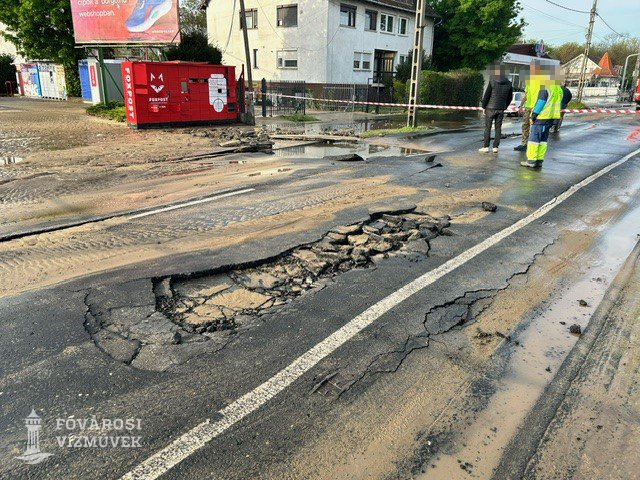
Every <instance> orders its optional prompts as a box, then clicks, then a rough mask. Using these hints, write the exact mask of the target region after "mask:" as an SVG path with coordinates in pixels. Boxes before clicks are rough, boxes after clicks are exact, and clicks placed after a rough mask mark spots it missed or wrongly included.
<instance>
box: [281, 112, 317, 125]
mask: <svg viewBox="0 0 640 480" xmlns="http://www.w3.org/2000/svg"><path fill="white" fill-rule="evenodd" d="M282 118H284V119H285V120H289V121H290V122H296V123H304V122H317V121H318V119H317V118H316V117H313V116H311V115H303V114H302V113H296V114H294V115H285V116H283V117H282Z"/></svg>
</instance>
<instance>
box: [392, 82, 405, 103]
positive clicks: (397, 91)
mask: <svg viewBox="0 0 640 480" xmlns="http://www.w3.org/2000/svg"><path fill="white" fill-rule="evenodd" d="M407 101H408V99H407V83H406V82H401V81H400V80H394V81H393V103H406V102H407Z"/></svg>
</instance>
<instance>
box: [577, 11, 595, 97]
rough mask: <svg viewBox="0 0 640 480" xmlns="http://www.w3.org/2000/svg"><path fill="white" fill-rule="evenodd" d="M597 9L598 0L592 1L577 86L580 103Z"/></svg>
mask: <svg viewBox="0 0 640 480" xmlns="http://www.w3.org/2000/svg"><path fill="white" fill-rule="evenodd" d="M597 7H598V0H593V7H591V16H590V18H589V29H588V30H587V44H586V46H585V48H584V58H583V59H582V69H581V70H580V83H579V84H578V95H577V100H578V101H579V102H581V101H582V93H583V91H584V84H585V81H586V78H585V77H586V76H587V60H588V59H589V51H590V50H591V38H592V36H593V24H594V23H595V21H596V14H597V13H598V11H597Z"/></svg>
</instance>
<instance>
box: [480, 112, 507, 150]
mask: <svg viewBox="0 0 640 480" xmlns="http://www.w3.org/2000/svg"><path fill="white" fill-rule="evenodd" d="M503 118H504V110H491V109H488V108H487V109H486V110H485V111H484V146H485V148H488V147H489V141H490V140H491V125H493V122H494V121H495V123H496V136H495V138H494V139H493V148H498V147H499V146H500V137H501V136H502V119H503Z"/></svg>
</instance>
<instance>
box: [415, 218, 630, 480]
mask: <svg viewBox="0 0 640 480" xmlns="http://www.w3.org/2000/svg"><path fill="white" fill-rule="evenodd" d="M618 214H619V210H617V209H613V210H609V211H600V212H598V213H596V214H595V215H593V216H591V219H593V220H596V219H597V220H598V221H597V222H594V223H592V222H590V221H589V220H590V219H589V218H586V219H585V224H584V225H583V226H578V228H577V229H578V230H579V231H582V230H592V231H593V230H595V231H596V232H597V233H596V236H595V238H594V242H593V244H592V247H591V248H590V249H589V251H588V252H586V253H585V255H584V257H583V258H582V259H581V261H580V263H581V264H583V265H584V267H580V268H581V270H580V271H581V275H580V276H579V277H578V278H577V279H575V280H574V281H572V282H571V284H570V285H565V286H564V287H563V289H562V291H561V292H560V294H559V295H558V296H557V297H556V298H553V299H552V300H550V301H549V303H547V304H545V306H544V308H543V309H541V310H540V311H538V313H536V314H535V316H534V317H533V318H531V319H530V320H529V322H528V323H526V324H525V325H523V326H521V327H520V328H519V329H518V331H517V332H515V333H513V334H512V336H513V340H514V341H516V340H517V342H518V343H519V344H520V347H514V351H513V353H512V355H511V357H510V359H509V368H508V371H507V373H506V375H505V376H504V377H503V378H501V379H500V382H499V388H498V390H497V392H496V393H495V394H494V395H492V397H491V399H490V401H489V405H488V406H487V407H486V408H485V409H483V410H482V411H481V412H479V413H478V414H477V416H476V417H475V419H474V422H473V424H472V425H470V426H469V428H468V429H467V430H466V432H465V434H464V438H463V440H462V447H461V448H460V449H459V450H457V451H455V452H453V453H451V454H444V453H443V454H441V455H440V456H439V457H438V459H437V460H436V461H434V462H432V467H431V468H429V469H428V470H427V471H426V474H425V475H423V476H420V477H418V478H429V479H430V480H433V479H449V478H451V474H452V472H461V470H464V471H465V472H466V473H467V475H470V476H471V477H475V478H490V477H491V476H492V474H493V471H494V468H495V467H496V466H497V465H498V462H499V461H500V458H501V455H502V452H503V450H504V448H505V447H506V446H507V444H508V442H509V441H510V439H511V438H512V436H513V435H514V434H515V432H516V430H517V428H518V425H520V423H521V422H522V421H523V420H524V418H525V416H526V415H527V413H528V412H529V411H530V410H531V409H532V408H533V406H534V405H535V402H536V401H537V399H538V397H539V396H540V395H541V394H542V392H543V390H544V388H545V387H546V386H547V385H548V383H549V382H550V381H551V380H552V379H553V377H554V375H555V374H556V372H557V371H558V369H559V368H560V366H561V365H562V362H563V361H564V360H565V358H566V356H567V355H568V354H569V352H570V351H571V349H572V348H573V347H574V346H575V343H576V342H577V340H578V336H577V335H574V334H571V333H570V332H569V327H570V326H571V325H574V324H577V325H579V326H580V327H581V329H582V331H584V329H585V328H586V327H587V325H588V323H589V320H590V318H591V316H592V315H593V313H594V312H595V310H596V308H597V306H598V305H599V304H600V302H601V301H602V299H603V298H604V295H605V293H606V291H607V289H608V287H609V286H610V284H611V282H612V281H613V279H614V277H615V276H616V274H617V272H618V271H619V269H620V268H621V267H622V265H623V263H624V262H625V260H626V259H627V257H628V255H629V254H630V253H631V252H632V250H633V248H634V247H635V244H636V242H637V240H638V237H637V232H638V229H637V225H638V224H639V219H640V207H638V208H635V209H632V210H631V211H629V212H627V213H626V214H624V215H623V216H621V217H617V215H618ZM596 223H597V225H596ZM560 241H562V240H560ZM580 301H584V302H586V304H581V303H580Z"/></svg>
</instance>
